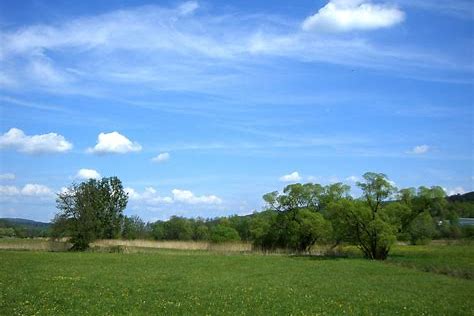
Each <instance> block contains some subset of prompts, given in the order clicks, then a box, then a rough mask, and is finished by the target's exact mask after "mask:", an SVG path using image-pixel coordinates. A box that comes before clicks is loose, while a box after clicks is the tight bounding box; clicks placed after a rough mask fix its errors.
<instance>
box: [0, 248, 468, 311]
mask: <svg viewBox="0 0 474 316" xmlns="http://www.w3.org/2000/svg"><path fill="white" fill-rule="evenodd" d="M0 262H1V265H0V314H1V315H32V314H40V315H72V314H75V315H77V314H81V315H85V314H92V315H98V314H100V315H106V314H109V315H111V314H113V315H117V314H135V315H143V314H150V315H160V314H161V315H163V314H165V315H170V314H193V315H195V314H213V315H220V314H250V315H255V314H260V315H269V314H306V315H308V314H311V315H317V314H322V315H341V314H350V315H354V314H359V315H362V314H363V315H371V314H372V315H381V314H404V315H423V314H424V315H472V313H473V312H474V302H473V301H472V293H473V292H474V282H473V281H470V280H464V279H460V278H452V277H449V276H444V275H439V274H434V273H425V272H421V271H417V270H415V269H408V268H404V267H399V266H395V265H390V264H386V263H381V262H371V261H367V260H363V259H317V258H314V257H313V258H311V257H289V256H262V255H239V254H234V255H222V254H215V253H211V252H205V251H178V250H158V251H156V252H150V253H146V254H144V253H129V254H111V253H61V252H57V253H52V252H31V251H27V252H25V251H23V252H17V251H0Z"/></svg>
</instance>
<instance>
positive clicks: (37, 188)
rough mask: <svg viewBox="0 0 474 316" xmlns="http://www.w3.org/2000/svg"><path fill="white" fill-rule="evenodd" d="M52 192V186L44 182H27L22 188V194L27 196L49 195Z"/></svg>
mask: <svg viewBox="0 0 474 316" xmlns="http://www.w3.org/2000/svg"><path fill="white" fill-rule="evenodd" d="M52 193H53V192H52V191H51V189H50V188H48V187H47V186H45V185H42V184H26V185H25V186H24V187H23V189H21V194H22V195H26V196H49V195H51V194H52Z"/></svg>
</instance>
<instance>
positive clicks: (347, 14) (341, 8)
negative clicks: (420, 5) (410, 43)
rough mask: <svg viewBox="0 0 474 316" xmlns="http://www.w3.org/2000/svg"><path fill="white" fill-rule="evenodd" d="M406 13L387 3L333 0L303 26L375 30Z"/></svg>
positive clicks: (307, 27) (344, 29)
mask: <svg viewBox="0 0 474 316" xmlns="http://www.w3.org/2000/svg"><path fill="white" fill-rule="evenodd" d="M404 19H405V13H403V12H402V11H400V10H399V9H398V8H397V7H394V6H391V5H387V4H374V3H371V2H370V1H367V0H331V1H329V3H328V4H326V5H325V6H324V7H323V8H321V9H320V10H319V11H318V12H317V13H315V14H314V15H311V16H309V17H307V18H306V19H305V20H304V21H303V24H302V25H301V27H302V28H303V30H305V31H309V30H316V31H330V32H347V31H352V30H374V29H379V28H386V27H390V26H393V25H395V24H398V23H400V22H402V21H403V20H404Z"/></svg>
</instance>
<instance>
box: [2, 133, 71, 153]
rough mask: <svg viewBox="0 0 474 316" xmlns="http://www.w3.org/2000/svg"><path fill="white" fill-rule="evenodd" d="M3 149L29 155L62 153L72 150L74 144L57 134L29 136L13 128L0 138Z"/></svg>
mask: <svg viewBox="0 0 474 316" xmlns="http://www.w3.org/2000/svg"><path fill="white" fill-rule="evenodd" d="M1 148H13V149H16V150H17V151H19V152H23V153H27V154H38V153H62V152H66V151H69V150H71V149H72V144H71V143H70V142H68V141H67V140H66V139H65V138H64V136H62V135H59V134H56V133H48V134H41V135H32V136H29V135H26V134H25V133H24V132H23V131H22V130H21V129H18V128H11V129H10V130H9V131H8V132H6V133H5V134H3V135H1V136H0V149H1Z"/></svg>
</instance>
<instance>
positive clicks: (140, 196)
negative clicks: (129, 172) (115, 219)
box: [124, 187, 173, 205]
mask: <svg viewBox="0 0 474 316" xmlns="http://www.w3.org/2000/svg"><path fill="white" fill-rule="evenodd" d="M124 191H125V192H126V193H127V194H128V197H129V198H130V200H132V201H139V202H142V203H145V204H148V205H159V204H170V203H173V199H172V198H171V197H169V196H160V195H159V194H158V192H157V191H156V190H155V189H154V188H153V187H146V188H145V190H144V191H143V192H142V193H139V192H137V191H136V190H135V189H133V188H130V187H126V188H125V189H124Z"/></svg>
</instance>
